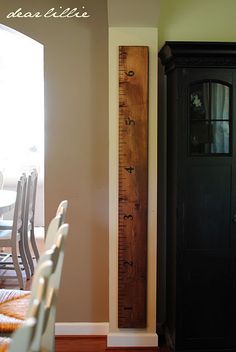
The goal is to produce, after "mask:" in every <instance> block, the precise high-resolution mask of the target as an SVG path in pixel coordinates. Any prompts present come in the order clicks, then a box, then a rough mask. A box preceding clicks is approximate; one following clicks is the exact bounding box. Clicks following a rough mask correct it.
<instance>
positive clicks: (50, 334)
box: [41, 224, 69, 352]
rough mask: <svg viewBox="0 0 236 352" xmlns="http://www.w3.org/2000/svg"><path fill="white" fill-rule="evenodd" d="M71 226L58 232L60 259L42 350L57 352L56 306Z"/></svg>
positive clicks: (52, 280)
mask: <svg viewBox="0 0 236 352" xmlns="http://www.w3.org/2000/svg"><path fill="white" fill-rule="evenodd" d="M68 230H69V226H68V224H63V225H61V227H60V229H59V230H58V235H57V239H56V246H58V247H59V248H60V251H59V257H58V262H57V266H56V267H55V271H54V272H53V273H52V275H51V278H50V283H49V285H48V292H47V297H48V300H47V304H46V306H47V308H48V319H47V321H45V325H44V328H43V331H42V333H43V336H42V342H41V347H42V349H43V350H44V349H45V350H46V351H49V352H53V351H54V350H55V322H56V304H57V298H58V292H59V288H60V282H61V274H62V267H63V262H64V248H65V241H66V238H67V235H68Z"/></svg>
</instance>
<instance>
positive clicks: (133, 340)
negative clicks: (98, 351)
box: [107, 332, 158, 347]
mask: <svg viewBox="0 0 236 352" xmlns="http://www.w3.org/2000/svg"><path fill="white" fill-rule="evenodd" d="M107 346H108V347H157V346H158V336H157V334H155V333H145V332H143V333H138V332H137V333H122V332H120V333H110V334H108V336H107Z"/></svg>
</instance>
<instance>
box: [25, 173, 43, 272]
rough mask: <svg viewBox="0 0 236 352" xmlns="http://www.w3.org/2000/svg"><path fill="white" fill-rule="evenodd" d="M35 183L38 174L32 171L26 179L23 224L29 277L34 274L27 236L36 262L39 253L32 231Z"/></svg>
mask: <svg viewBox="0 0 236 352" xmlns="http://www.w3.org/2000/svg"><path fill="white" fill-rule="evenodd" d="M37 182H38V173H37V170H36V169H34V170H33V171H32V172H31V173H30V175H29V176H28V178H27V187H26V201H25V210H24V224H23V233H24V238H25V252H26V256H27V260H28V263H29V267H30V271H31V275H33V273H34V262H33V257H32V254H31V251H30V247H29V237H28V234H30V243H31V247H32V250H33V253H34V257H35V258H36V261H38V260H39V251H38V247H37V243H36V239H35V231H34V230H35V229H34V216H35V204H36V193H37Z"/></svg>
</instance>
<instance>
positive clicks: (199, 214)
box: [183, 160, 231, 250]
mask: <svg viewBox="0 0 236 352" xmlns="http://www.w3.org/2000/svg"><path fill="white" fill-rule="evenodd" d="M189 164H190V163H189ZM189 164H188V166H186V169H185V180H186V184H185V186H184V200H183V207H184V209H183V240H184V249H208V250H212V249H217V248H228V247H229V245H230V225H231V217H230V204H231V165H230V164H229V165H227V164H226V165H225V164H223V163H219V161H217V163H215V164H211V165H209V164H208V165H206V160H205V163H203V162H202V163H201V162H198V164H196V163H195V164H194V165H191V164H190V165H189Z"/></svg>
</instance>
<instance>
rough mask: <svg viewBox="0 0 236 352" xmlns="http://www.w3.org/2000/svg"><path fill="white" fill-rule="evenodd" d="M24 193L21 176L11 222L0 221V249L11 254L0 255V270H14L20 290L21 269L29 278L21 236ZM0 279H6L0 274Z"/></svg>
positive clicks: (23, 179) (23, 242)
mask: <svg viewBox="0 0 236 352" xmlns="http://www.w3.org/2000/svg"><path fill="white" fill-rule="evenodd" d="M25 192H26V176H25V175H24V174H23V175H22V176H21V178H20V180H19V181H18V182H17V195H16V203H15V207H14V215H13V221H12V222H11V223H9V222H6V223H5V221H4V220H1V221H0V247H4V248H11V253H3V252H1V253H0V269H1V270H4V271H5V270H14V271H15V272H16V276H17V279H18V282H19V287H20V289H24V286H25V285H24V280H23V276H22V269H24V270H25V273H26V278H27V279H29V278H30V270H29V266H28V262H27V259H26V254H25V239H24V236H23V221H24V204H25ZM4 223H5V226H4ZM18 252H19V256H18ZM19 257H20V260H19ZM0 278H4V279H6V278H8V277H7V276H6V275H4V273H3V274H2V273H1V274H0ZM11 278H12V276H11Z"/></svg>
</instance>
